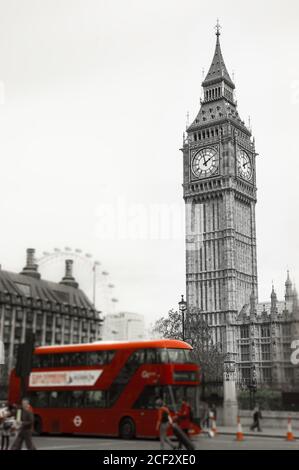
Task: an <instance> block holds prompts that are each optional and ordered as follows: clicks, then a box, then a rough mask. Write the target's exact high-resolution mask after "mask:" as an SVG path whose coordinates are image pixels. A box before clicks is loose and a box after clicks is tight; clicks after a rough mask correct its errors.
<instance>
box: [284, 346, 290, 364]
mask: <svg viewBox="0 0 299 470" xmlns="http://www.w3.org/2000/svg"><path fill="white" fill-rule="evenodd" d="M291 352H292V350H291V346H290V344H289V343H285V344H284V345H283V358H284V360H286V361H288V360H290V357H291Z"/></svg>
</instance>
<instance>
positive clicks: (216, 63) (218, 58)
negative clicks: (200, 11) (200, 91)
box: [202, 20, 235, 89]
mask: <svg viewBox="0 0 299 470" xmlns="http://www.w3.org/2000/svg"><path fill="white" fill-rule="evenodd" d="M220 28H221V27H220V25H219V21H218V20H217V25H216V27H215V29H216V36H217V39H216V47H215V52H214V57H213V60H212V63H211V66H210V68H209V71H208V73H207V76H206V78H205V79H204V81H203V83H202V86H203V87H206V86H209V85H212V84H213V83H215V82H218V81H221V80H224V81H225V82H226V83H227V84H228V85H229V86H230V87H231V88H233V89H234V88H235V85H234V83H233V81H232V79H231V78H230V75H229V73H228V71H227V68H226V65H225V63H224V59H223V56H222V52H221V47H220V40H219V37H220Z"/></svg>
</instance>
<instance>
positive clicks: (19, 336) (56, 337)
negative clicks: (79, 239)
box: [0, 249, 102, 369]
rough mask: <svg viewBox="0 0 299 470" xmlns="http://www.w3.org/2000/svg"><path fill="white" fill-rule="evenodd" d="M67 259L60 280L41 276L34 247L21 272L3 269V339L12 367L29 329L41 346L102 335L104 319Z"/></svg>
mask: <svg viewBox="0 0 299 470" xmlns="http://www.w3.org/2000/svg"><path fill="white" fill-rule="evenodd" d="M72 263H73V261H72V260H66V271H65V276H64V277H63V279H62V280H61V282H59V283H55V282H50V281H46V280H43V279H41V276H40V274H39V273H38V269H37V265H36V264H35V261H34V250H33V249H28V250H27V263H26V266H25V267H24V269H23V271H22V272H21V273H20V274H17V273H13V272H8V271H4V270H0V341H2V342H3V343H4V349H5V363H6V364H7V365H8V368H9V369H10V368H11V367H12V366H13V364H14V361H15V359H16V354H17V348H18V345H19V344H20V343H22V342H24V340H25V336H26V331H28V330H29V331H33V332H34V333H35V339H36V344H37V345H46V344H68V343H80V342H90V341H95V340H98V339H100V337H101V323H102V321H101V319H100V315H99V312H97V311H96V310H95V308H94V306H93V304H92V303H91V302H90V301H89V299H88V298H87V297H86V295H85V294H84V292H83V291H82V290H81V289H79V286H78V283H77V282H76V280H75V279H74V277H73V274H72Z"/></svg>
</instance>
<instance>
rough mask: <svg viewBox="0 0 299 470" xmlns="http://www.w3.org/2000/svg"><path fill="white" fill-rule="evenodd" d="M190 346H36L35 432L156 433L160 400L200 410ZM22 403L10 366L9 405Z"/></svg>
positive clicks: (31, 391)
mask: <svg viewBox="0 0 299 470" xmlns="http://www.w3.org/2000/svg"><path fill="white" fill-rule="evenodd" d="M191 350H192V348H191V346H190V345H188V344H187V343H185V342H183V341H176V340H166V339H165V340H149V341H136V342H134V341H132V342H96V343H90V344H73V345H64V346H43V347H38V348H36V349H35V351H34V355H33V367H32V370H31V373H30V376H29V379H28V384H27V392H26V393H27V396H28V397H29V398H30V402H31V404H32V406H33V409H34V414H35V430H36V432H38V433H67V434H69V433H73V434H98V435H106V436H108V435H109V436H120V437H122V438H125V439H129V438H133V437H156V436H157V430H156V422H157V409H156V399H157V398H158V397H160V398H162V399H163V400H165V402H166V403H167V405H168V406H169V407H170V409H172V410H173V411H174V412H175V411H177V409H178V407H180V405H181V402H182V400H183V399H184V398H186V399H187V400H188V401H189V402H190V404H191V406H192V407H195V402H196V400H197V393H198V387H199V368H198V366H197V365H196V364H194V363H193V361H192V357H191ZM19 401H20V380H19V379H18V378H17V377H16V374H15V371H12V373H11V379H10V390H9V402H10V403H11V404H13V403H18V402H19ZM197 431H198V428H197V427H196V425H195V426H194V428H193V432H197Z"/></svg>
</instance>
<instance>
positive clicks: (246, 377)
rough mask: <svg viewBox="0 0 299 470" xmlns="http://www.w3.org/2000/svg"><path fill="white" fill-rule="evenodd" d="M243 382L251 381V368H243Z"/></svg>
mask: <svg viewBox="0 0 299 470" xmlns="http://www.w3.org/2000/svg"><path fill="white" fill-rule="evenodd" d="M241 375H242V380H244V381H245V382H248V381H249V380H250V368H249V367H242V369H241Z"/></svg>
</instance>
